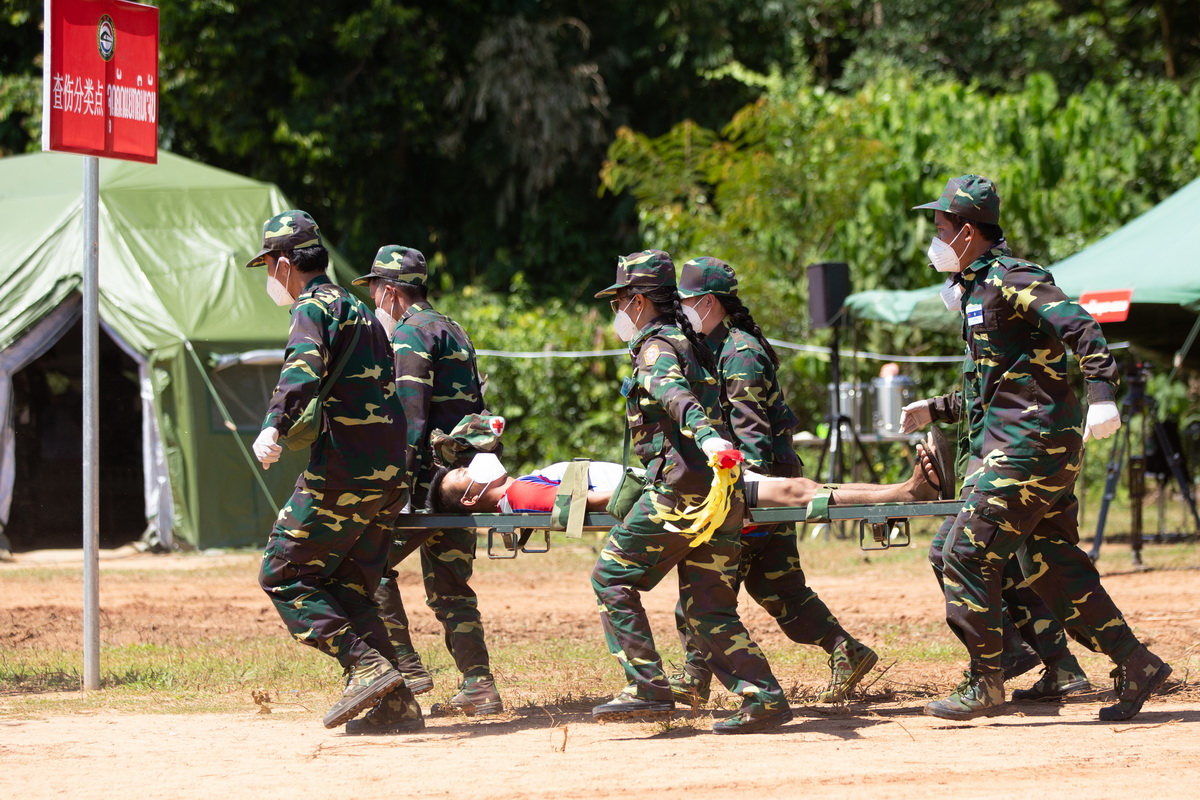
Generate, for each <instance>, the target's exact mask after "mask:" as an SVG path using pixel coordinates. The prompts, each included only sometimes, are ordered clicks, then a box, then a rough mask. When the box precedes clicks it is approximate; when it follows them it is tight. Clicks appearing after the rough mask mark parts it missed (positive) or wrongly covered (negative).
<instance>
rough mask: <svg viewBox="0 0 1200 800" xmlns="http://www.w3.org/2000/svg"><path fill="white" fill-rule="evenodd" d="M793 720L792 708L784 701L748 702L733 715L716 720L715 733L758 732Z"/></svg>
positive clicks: (714, 724) (713, 730)
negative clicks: (767, 702)
mask: <svg viewBox="0 0 1200 800" xmlns="http://www.w3.org/2000/svg"><path fill="white" fill-rule="evenodd" d="M791 721H792V709H791V708H790V707H789V706H788V705H786V704H782V703H770V704H764V703H747V704H746V705H744V706H742V707H741V708H740V709H738V712H737V713H736V714H734V715H733V716H732V717H726V718H725V719H723V720H721V721H719V722H714V723H713V726H712V732H713V733H756V732H757V731H765V730H770V729H771V728H778V727H779V726H780V725H783V724H785V723H787V722H791Z"/></svg>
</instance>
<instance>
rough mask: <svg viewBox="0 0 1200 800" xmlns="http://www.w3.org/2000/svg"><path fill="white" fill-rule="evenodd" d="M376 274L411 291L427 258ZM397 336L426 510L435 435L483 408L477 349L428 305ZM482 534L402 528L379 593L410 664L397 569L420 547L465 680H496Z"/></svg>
mask: <svg viewBox="0 0 1200 800" xmlns="http://www.w3.org/2000/svg"><path fill="white" fill-rule="evenodd" d="M372 277H375V278H383V279H386V280H389V281H395V282H397V283H407V284H410V285H412V286H424V285H426V280H427V270H426V265H425V257H424V256H423V255H422V254H421V253H420V251H418V250H415V249H413V248H410V247H398V246H395V245H388V246H386V247H383V248H381V249H380V251H379V253H378V254H377V255H376V257H375V263H374V265H373V267H372V269H371V272H370V274H368V275H364V276H362V277H360V278H357V279H356V280H355V281H354V282H355V283H356V284H365V283H367V282H368V281H369V280H370V279H371V278H372ZM398 322H399V324H398V325H397V326H396V329H395V331H394V332H393V333H392V351H393V353H394V356H395V370H396V388H397V393H398V394H399V397H400V402H401V403H402V405H403V406H404V414H405V417H406V418H407V426H408V453H407V460H406V464H407V474H408V475H409V476H411V478H410V482H411V484H412V486H413V492H412V499H413V505H414V506H415V507H417V508H423V507H424V506H425V502H426V499H427V497H428V493H429V483H430V480H431V479H432V477H433V473H434V471H435V468H436V467H435V464H434V460H433V453H432V451H431V450H430V444H429V437H430V434H431V433H432V432H433V431H434V430H443V431H448V430H451V429H452V428H453V427H454V426H455V425H456V424H457V423H458V422H459V421H460V420H462V419H463V417H465V416H467V415H469V414H475V413H478V412H481V411H483V410H484V409H483V389H482V386H481V385H480V378H479V369H478V367H477V365H476V363H475V347H474V345H472V344H471V339H470V337H469V336H467V332H466V331H464V330H463V329H462V327H461V326H460V325H459V324H458V323H457V322H455V321H454V320H452V319H450V318H449V317H447V316H446V315H444V314H441V313H439V312H437V311H436V310H434V308H433V306H432V305H431V304H430V303H429V302H428V301H427V300H422V301H419V302H416V303H414V304H413V305H411V306H410V307H409V308H408V310H407V311H405V312H404V315H403V316H402V317H401V318H400V320H399V321H398ZM475 540H476V536H475V531H474V530H473V529H469V528H445V529H441V530H435V529H406V528H397V529H396V531H395V542H394V545H393V547H392V553H391V557H390V558H389V563H388V571H387V573H386V574H385V576H384V580H383V582H382V583H381V584H380V586H379V589H378V591H377V592H376V593H375V599H376V601H378V602H379V605H380V612H381V615H382V616H383V621H384V624H385V625H386V626H387V629H388V634H389V635H390V637H391V640H392V643H393V644H394V645H395V647H396V652H397V654H398V655H399V656H400V657H401V658H402V659H403V658H404V657H405V656H409V655H412V654H415V653H416V650H415V648H414V647H413V643H412V636H411V634H410V632H409V627H408V615H407V614H406V613H405V611H404V602H403V600H402V599H401V596H400V589H399V587H398V586H397V585H396V570H395V567H396V565H397V564H399V563H400V562H401V561H403V560H404V559H405V558H407V557H408V556H410V555H412V554H413V553H414V552H416V551H417V550H420V553H421V573H422V578H423V579H424V584H425V596H426V603H427V604H428V605H429V607H430V608H431V609H433V613H434V616H436V617H437V620H438V622H440V623H441V624H442V628H443V630H444V632H445V641H446V649H447V650H449V651H450V654H451V655H452V656H453V657H454V661H455V664H456V665H457V666H458V669H459V671H460V672H461V673H462V674H463V676H464V677H472V676H481V675H490V674H491V667H490V662H489V659H488V651H487V645H486V644H485V643H484V636H483V624H482V622H481V621H480V617H479V608H478V603H477V600H476V596H475V591H474V590H473V589H472V588H471V587H470V585H469V582H470V580H471V574H472V567H473V563H474V560H475Z"/></svg>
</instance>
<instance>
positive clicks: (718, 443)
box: [700, 436, 733, 458]
mask: <svg viewBox="0 0 1200 800" xmlns="http://www.w3.org/2000/svg"><path fill="white" fill-rule="evenodd" d="M700 449H701V450H703V451H704V455H706V456H708V457H709V458H712V457H713V455H714V454H716V453H719V452H721V451H722V450H732V449H733V442H729V441H726V440H725V439H722V438H721V437H720V436H710V437H708V438H707V439H705V440H704V442H703V443H702V444H701V445H700Z"/></svg>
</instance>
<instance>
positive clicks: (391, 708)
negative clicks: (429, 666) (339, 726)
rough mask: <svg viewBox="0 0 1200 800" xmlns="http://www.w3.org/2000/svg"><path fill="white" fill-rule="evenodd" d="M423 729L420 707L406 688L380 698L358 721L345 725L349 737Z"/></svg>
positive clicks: (423, 722)
mask: <svg viewBox="0 0 1200 800" xmlns="http://www.w3.org/2000/svg"><path fill="white" fill-rule="evenodd" d="M424 727H425V719H424V718H423V717H422V716H421V706H420V705H418V703H417V700H416V698H415V697H413V696H412V692H411V691H410V690H409V688H408V687H407V686H401V687H400V688H399V689H397V690H396V691H394V692H392V693H391V694H389V695H388V696H387V697H384V698H382V699H381V700H379V702H377V703H376V704H375V707H374V708H372V709H371V710H370V711H368V712H367V713H366V714H364V715H363V716H362V717H360V718H359V719H352V720H350V721H349V722H347V723H346V733H347V734H348V735H350V736H371V735H376V736H380V735H385V734H395V733H411V732H413V731H419V730H421V729H423V728H424Z"/></svg>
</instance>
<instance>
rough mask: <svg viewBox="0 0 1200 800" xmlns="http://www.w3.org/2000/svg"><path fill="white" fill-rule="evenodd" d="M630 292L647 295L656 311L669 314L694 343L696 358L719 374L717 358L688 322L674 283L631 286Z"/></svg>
mask: <svg viewBox="0 0 1200 800" xmlns="http://www.w3.org/2000/svg"><path fill="white" fill-rule="evenodd" d="M629 293H630V294H641V295H645V297H646V299H647V300H649V301H650V303H651V305H653V306H654V310H655V311H657V312H658V313H660V314H665V315H667V316H669V317H670V318H671V320H672V322H674V323H675V326H676V327H678V328H679V330H681V331H683V335H684V336H686V337H687V340H688V341H689V342H691V343H692V349H694V350H695V351H696V358H697V359H699V361H700V364H701V365H702V366H703V367H704V368H705V369H706V370H708V371H709V373H711V374H713V375H716V374H717V359H716V357H715V356H713V354H712V351H711V350H709V349H708V345H706V344H704V340H703V339H702V338H701V337H700V334H698V333H696V331H695V329H694V328H692V323H690V322H688V318H687V316H686V315H685V314H684V313H683V303H681V302H679V290H678V289H677V288H676V287H675V285H674V284H667V285H665V286H654V287H651V288H643V287H640V286H634V287H630V290H629Z"/></svg>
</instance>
